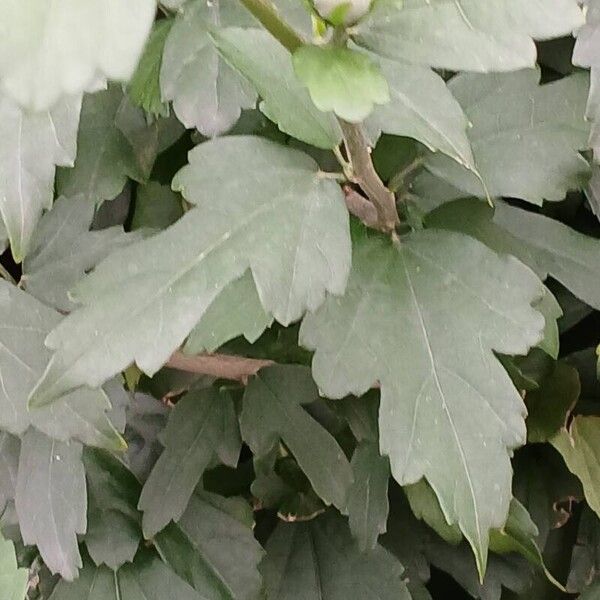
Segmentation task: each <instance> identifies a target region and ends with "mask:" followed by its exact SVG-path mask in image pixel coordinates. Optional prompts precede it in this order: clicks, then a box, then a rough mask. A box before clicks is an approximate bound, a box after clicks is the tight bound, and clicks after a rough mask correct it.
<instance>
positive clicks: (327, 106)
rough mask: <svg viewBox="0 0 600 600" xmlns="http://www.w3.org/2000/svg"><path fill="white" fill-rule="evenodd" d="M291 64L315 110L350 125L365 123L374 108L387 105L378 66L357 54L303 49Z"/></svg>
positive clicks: (386, 90) (359, 53) (303, 47)
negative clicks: (330, 114)
mask: <svg viewBox="0 0 600 600" xmlns="http://www.w3.org/2000/svg"><path fill="white" fill-rule="evenodd" d="M293 63H294V70H295V72H296V75H297V76H298V78H299V79H300V80H301V81H302V82H303V83H304V84H305V85H306V87H307V88H308V91H309V92H310V97H311V98H312V100H313V102H314V103H315V106H316V107H317V108H318V109H319V110H322V111H323V112H329V111H332V112H334V113H335V114H336V115H337V116H338V117H341V118H342V119H345V120H346V121H350V122H351V123H360V122H361V121H363V120H364V119H366V118H367V117H368V116H369V114H370V113H371V111H372V110H373V106H374V105H375V104H386V103H387V102H389V101H390V91H389V88H388V84H387V81H386V80H385V77H384V76H383V75H382V73H381V70H380V69H379V67H378V65H377V63H375V62H373V60H372V59H371V58H370V57H369V56H368V55H366V54H363V53H361V52H357V51H356V50H351V49H350V48H333V47H319V46H302V47H300V48H299V49H298V50H296V52H294V56H293Z"/></svg>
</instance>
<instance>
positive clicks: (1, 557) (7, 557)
mask: <svg viewBox="0 0 600 600" xmlns="http://www.w3.org/2000/svg"><path fill="white" fill-rule="evenodd" d="M28 580H29V572H28V570H27V569H20V568H19V567H18V565H17V558H16V556H15V549H14V546H13V544H12V542H9V541H8V540H5V539H3V538H2V536H0V590H2V594H3V598H5V600H23V599H24V598H25V592H26V591H27V582H28Z"/></svg>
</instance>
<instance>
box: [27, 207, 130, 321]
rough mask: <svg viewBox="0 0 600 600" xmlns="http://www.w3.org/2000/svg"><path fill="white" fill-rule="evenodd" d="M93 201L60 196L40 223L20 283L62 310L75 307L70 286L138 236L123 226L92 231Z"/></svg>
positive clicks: (34, 294) (44, 300)
mask: <svg viewBox="0 0 600 600" xmlns="http://www.w3.org/2000/svg"><path fill="white" fill-rule="evenodd" d="M93 218H94V205H93V204H92V203H90V202H86V201H85V199H84V198H83V197H82V196H75V197H74V198H64V197H62V198H59V199H58V200H57V201H56V202H55V203H54V206H53V207H52V210H51V211H49V212H47V213H46V214H45V215H44V216H43V217H42V220H41V221H40V223H39V226H38V228H37V229H36V231H35V234H34V236H33V238H32V247H31V252H30V254H29V255H28V256H27V258H26V259H25V261H24V263H23V275H22V278H21V281H20V285H21V286H22V287H23V288H24V289H26V290H27V291H28V292H29V293H30V294H32V295H33V296H35V297H36V298H38V300H41V301H42V302H44V303H45V304H48V305H49V306H52V307H54V308H56V309H57V310H60V311H63V312H69V311H70V310H72V309H73V308H75V304H74V303H73V302H72V301H71V299H70V298H69V295H68V292H69V290H70V289H71V288H72V287H73V286H74V285H75V284H76V283H77V282H78V281H79V280H80V279H83V276H84V275H85V274H86V272H88V271H90V270H91V269H92V268H93V267H95V266H96V265H97V264H98V263H99V262H100V261H101V260H102V259H103V258H105V257H106V256H107V255H108V254H110V252H112V251H114V250H116V249H117V248H119V247H121V246H125V245H127V244H129V243H131V242H132V241H133V240H136V239H139V236H137V235H131V234H125V233H124V232H123V228H122V227H109V228H108V229H103V230H101V231H89V229H90V226H91V224H92V219H93Z"/></svg>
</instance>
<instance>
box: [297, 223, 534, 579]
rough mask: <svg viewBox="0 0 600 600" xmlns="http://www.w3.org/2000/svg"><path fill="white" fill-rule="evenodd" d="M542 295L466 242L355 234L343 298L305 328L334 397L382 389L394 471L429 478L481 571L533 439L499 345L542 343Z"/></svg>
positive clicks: (514, 350) (303, 335)
mask: <svg viewBox="0 0 600 600" xmlns="http://www.w3.org/2000/svg"><path fill="white" fill-rule="evenodd" d="M542 294H543V286H542V284H541V282H540V281H539V280H538V279H537V277H535V275H534V274H533V273H532V272H531V271H530V270H529V269H527V268H526V267H524V266H523V265H521V264H520V263H519V262H518V261H516V260H514V259H512V258H511V259H508V258H500V257H498V256H497V255H495V254H494V253H492V252H491V251H490V250H488V249H487V248H486V247H485V246H483V245H482V244H480V243H478V242H476V241H475V240H473V239H471V238H468V237H466V236H462V235H456V234H446V233H443V232H441V231H440V232H427V231H425V232H417V233H414V234H412V235H411V236H410V237H408V238H407V239H405V240H403V241H402V243H401V244H400V245H397V244H393V243H390V242H388V241H385V240H383V239H381V238H378V237H369V236H368V235H366V234H365V233H364V232H362V231H357V234H356V236H355V239H354V255H353V267H352V273H351V275H350V280H349V283H348V288H347V290H346V294H345V296H344V297H343V298H342V299H333V298H332V299H330V300H328V301H326V302H325V304H324V305H323V306H322V307H321V308H320V309H319V310H318V311H317V312H316V313H314V314H310V315H308V316H307V317H306V318H305V319H304V322H303V323H302V328H301V331H300V341H301V343H302V344H304V345H305V346H306V347H308V348H312V349H315V350H316V353H315V355H314V358H313V375H314V377H315V380H316V382H317V384H318V385H319V387H320V389H321V390H322V392H323V393H324V394H325V395H326V396H329V397H332V398H341V397H343V396H344V395H346V394H349V393H353V394H355V395H360V394H362V393H364V392H365V391H366V390H367V389H369V388H370V387H371V386H372V385H373V384H374V383H375V382H376V381H379V382H380V385H381V406H380V413H379V427H380V432H381V433H380V435H381V441H380V444H381V450H382V452H383V453H384V454H387V455H389V457H390V463H391V468H392V474H393V475H394V477H395V479H396V480H397V481H398V482H399V483H400V484H402V485H404V484H410V483H415V482H416V481H418V480H419V479H421V478H422V477H425V478H426V479H427V480H428V482H429V483H430V484H431V486H432V487H433V489H434V490H435V492H436V495H437V496H438V499H439V500H440V504H441V506H442V510H443V511H444V515H445V517H446V520H447V521H448V522H449V523H458V524H459V526H460V528H461V530H462V531H463V533H464V534H465V536H466V537H467V539H468V540H469V542H470V543H471V545H472V546H473V548H474V551H475V554H476V557H477V559H478V566H479V569H480V571H481V572H482V573H483V572H484V571H485V562H486V556H487V540H488V530H489V529H490V528H494V527H500V526H502V524H503V523H504V521H505V519H506V515H507V512H508V505H509V502H510V481H511V468H510V461H509V452H510V451H511V449H513V448H515V447H516V446H518V445H521V444H523V443H524V441H525V423H524V415H525V407H524V405H523V402H522V400H521V397H520V396H519V394H518V392H517V391H516V389H515V388H514V387H513V386H512V383H511V382H510V380H509V378H508V376H507V374H506V372H505V371H504V369H503V368H502V366H501V365H500V363H499V362H498V361H497V359H496V357H495V356H494V354H493V352H492V350H495V351H496V352H503V353H507V354H521V353H525V352H526V351H527V350H528V348H530V347H531V346H532V345H535V344H536V343H537V342H538V341H539V340H540V339H541V335H542V330H543V327H544V319H543V317H542V315H540V314H539V313H538V312H536V311H535V310H534V309H533V308H532V304H534V303H535V302H536V301H537V300H538V299H539V298H540V297H541V295H542ZM374 306H376V307H377V310H373V307H374ZM457 349H460V352H458V351H457Z"/></svg>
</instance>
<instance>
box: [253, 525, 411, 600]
mask: <svg viewBox="0 0 600 600" xmlns="http://www.w3.org/2000/svg"><path fill="white" fill-rule="evenodd" d="M266 549H267V556H266V558H265V560H264V561H263V563H262V564H261V573H262V575H263V578H264V583H265V588H266V592H267V595H268V598H269V599H270V600H300V599H301V600H346V599H348V598H361V600H409V599H410V594H409V592H408V590H407V588H406V585H405V583H404V581H403V580H402V572H403V567H402V565H401V564H400V563H399V562H398V561H397V560H396V559H395V558H394V557H393V556H392V555H391V554H390V553H389V552H387V551H386V550H384V549H383V548H382V547H381V546H377V547H376V548H375V550H371V551H370V552H366V553H361V552H359V550H358V547H357V546H356V545H355V543H354V541H353V540H352V537H351V535H350V532H349V530H348V526H347V525H346V523H345V522H344V521H343V519H341V518H340V517H337V516H335V515H334V514H332V513H329V514H326V515H324V516H323V517H320V518H319V519H314V520H312V521H309V522H307V523H297V524H283V523H281V524H279V526H278V527H277V529H276V530H275V532H274V533H273V534H271V537H270V538H269V541H268V542H267V548H266Z"/></svg>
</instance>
